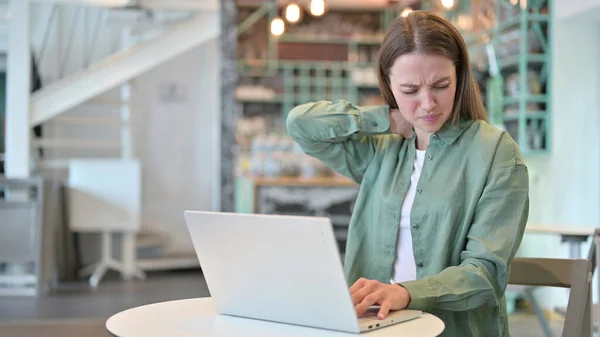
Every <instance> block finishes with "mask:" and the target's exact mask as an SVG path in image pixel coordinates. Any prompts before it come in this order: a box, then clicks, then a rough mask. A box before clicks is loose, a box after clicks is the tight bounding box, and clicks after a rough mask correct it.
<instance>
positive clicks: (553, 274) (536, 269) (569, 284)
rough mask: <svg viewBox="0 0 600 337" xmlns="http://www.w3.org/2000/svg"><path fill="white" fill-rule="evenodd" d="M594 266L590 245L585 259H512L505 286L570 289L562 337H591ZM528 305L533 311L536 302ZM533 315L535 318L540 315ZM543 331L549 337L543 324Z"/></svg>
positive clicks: (594, 250) (593, 252)
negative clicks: (530, 305)
mask: <svg viewBox="0 0 600 337" xmlns="http://www.w3.org/2000/svg"><path fill="white" fill-rule="evenodd" d="M595 267H596V246H595V245H593V244H592V245H591V246H590V251H589V254H588V258H587V259H546V258H515V259H514V260H513V263H512V265H511V271H510V278H509V284H513V285H523V286H533V287H560V288H570V293H569V301H568V305H567V310H566V315H565V323H564V328H563V333H562V336H563V337H578V336H582V337H583V336H585V337H591V336H593V326H592V322H593V320H592V276H593V271H594V269H595ZM527 291H531V289H528V290H527ZM531 297H532V296H530V298H531ZM532 304H533V305H534V309H535V305H536V303H532ZM536 311H539V308H538V309H536ZM537 314H538V317H539V315H540V313H539V312H537ZM542 325H544V324H542ZM544 330H545V332H546V335H551V332H550V331H549V329H548V327H547V325H546V326H544Z"/></svg>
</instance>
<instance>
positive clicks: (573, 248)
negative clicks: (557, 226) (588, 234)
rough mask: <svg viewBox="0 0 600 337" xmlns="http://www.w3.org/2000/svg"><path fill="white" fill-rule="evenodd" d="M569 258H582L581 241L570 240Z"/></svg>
mask: <svg viewBox="0 0 600 337" xmlns="http://www.w3.org/2000/svg"><path fill="white" fill-rule="evenodd" d="M569 258H570V259H579V258H581V242H576V241H570V242H569Z"/></svg>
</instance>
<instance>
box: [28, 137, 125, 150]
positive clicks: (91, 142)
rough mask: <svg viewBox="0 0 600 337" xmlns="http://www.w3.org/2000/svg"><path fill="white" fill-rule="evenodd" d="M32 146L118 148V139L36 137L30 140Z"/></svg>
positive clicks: (119, 144) (119, 143) (119, 146)
mask: <svg viewBox="0 0 600 337" xmlns="http://www.w3.org/2000/svg"><path fill="white" fill-rule="evenodd" d="M32 143H33V146H34V147H38V148H52V149H90V148H93V149H120V148H121V142H120V141H119V140H95V139H38V140H34V141H32Z"/></svg>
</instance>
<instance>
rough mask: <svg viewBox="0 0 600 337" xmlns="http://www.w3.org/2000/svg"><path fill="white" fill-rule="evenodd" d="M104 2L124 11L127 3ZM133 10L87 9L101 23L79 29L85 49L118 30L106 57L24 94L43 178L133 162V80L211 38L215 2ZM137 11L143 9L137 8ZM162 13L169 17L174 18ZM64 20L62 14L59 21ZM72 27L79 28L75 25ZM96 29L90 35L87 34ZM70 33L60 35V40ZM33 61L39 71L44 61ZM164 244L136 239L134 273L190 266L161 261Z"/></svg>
mask: <svg viewBox="0 0 600 337" xmlns="http://www.w3.org/2000/svg"><path fill="white" fill-rule="evenodd" d="M54 1H55V2H56V3H55V4H53V9H52V13H55V12H58V13H59V12H60V9H61V7H62V6H64V3H69V5H72V4H73V3H77V4H79V5H90V4H91V3H94V5H95V6H97V5H98V4H102V3H103V1H101V0H94V1H91V0H54ZM106 1H108V0H106ZM106 1H104V2H106ZM46 2H48V1H46ZM108 2H110V3H111V4H125V5H126V6H127V5H130V4H131V2H132V1H118V0H110V1H108ZM136 3H137V4H141V5H140V6H138V7H137V8H114V7H110V8H97V7H94V9H93V11H95V12H97V13H102V14H98V15H90V17H94V18H96V17H98V18H101V19H98V21H96V22H98V23H100V24H101V25H102V27H91V28H94V29H88V28H85V29H88V30H89V31H90V32H89V36H93V37H94V38H95V40H93V41H91V42H90V43H89V46H94V45H96V44H97V43H98V41H104V43H105V44H107V42H106V41H107V40H109V39H110V38H109V37H107V36H103V34H104V33H105V32H107V31H112V32H113V33H114V31H115V30H121V32H120V34H118V38H113V41H110V42H108V44H112V48H111V50H110V51H109V53H106V52H105V53H104V54H102V53H98V52H96V53H95V54H94V52H93V51H88V52H86V53H84V54H83V55H80V56H82V58H83V59H84V61H82V62H81V63H82V66H81V67H80V68H79V69H75V70H71V71H70V72H69V71H66V72H65V73H64V74H59V75H58V76H56V77H55V78H53V79H51V83H47V82H48V81H45V82H46V83H44V87H43V88H42V89H41V90H38V91H36V92H35V93H33V94H32V95H31V101H30V126H31V127H36V126H39V125H42V126H43V129H44V132H43V136H42V137H41V138H37V139H35V140H33V141H32V146H33V148H34V152H33V153H34V154H35V155H36V156H37V158H36V166H37V169H38V170H39V171H41V172H44V173H45V174H46V175H52V176H55V177H66V176H67V175H68V165H69V161H70V160H71V159H75V158H89V159H91V158H113V159H115V158H117V159H118V158H122V159H129V158H136V154H135V145H134V144H133V138H134V137H133V135H132V132H133V129H132V126H133V124H134V119H136V118H137V119H138V120H142V119H143V115H136V114H135V113H136V112H134V111H133V108H132V104H131V98H132V95H133V94H134V93H135V79H136V77H137V76H139V75H141V74H143V73H145V72H147V71H149V70H151V69H153V68H155V67H157V66H159V65H161V64H162V63H164V62H167V61H169V60H171V59H173V58H175V57H177V56H179V55H181V54H183V53H185V52H187V51H189V50H191V49H193V48H196V47H198V46H200V45H202V44H203V43H204V42H206V41H209V40H211V39H214V38H215V37H217V36H218V34H219V30H220V28H219V20H218V15H216V14H217V13H216V12H215V11H216V10H217V8H218V2H217V1H216V0H215V1H213V0H211V1H207V0H185V1H170V0H167V1H159V0H152V1H136ZM144 4H147V5H148V6H149V7H148V8H144V7H143V5H144ZM170 6H173V7H174V9H176V10H177V11H175V12H174V11H173V10H172V9H173V8H170ZM56 8H59V11H56ZM155 8H158V9H160V10H158V11H153V13H152V14H151V15H148V11H149V10H153V9H155ZM68 10H69V11H70V13H69V14H68V15H66V16H67V17H69V16H70V17H71V18H72V19H73V20H74V21H73V22H72V24H71V25H69V26H70V27H71V28H72V29H80V31H81V29H82V28H81V26H82V25H83V26H84V27H89V24H88V23H87V22H83V21H82V17H83V16H84V15H83V14H81V13H82V12H77V10H76V9H75V10H74V9H73V7H70V8H69V9H68ZM161 11H165V12H161ZM64 16H65V14H64V13H63V16H62V18H64ZM59 17H60V13H59V14H55V17H54V18H53V19H54V20H57V19H59ZM140 18H143V20H140ZM50 19H52V15H50ZM77 20H79V22H75V21H77ZM48 26H50V25H48ZM62 26H63V27H64V26H65V25H62ZM115 27H117V28H115ZM96 29H97V33H95V34H94V31H96ZM75 34H76V33H73V35H71V32H67V33H66V34H65V35H67V36H74V35H75ZM47 35H48V36H49V35H51V34H47ZM115 40H116V41H115ZM0 42H1V39H0ZM47 45H48V44H47V42H46V41H42V43H41V44H40V45H39V46H36V48H34V49H35V51H36V55H42V56H41V58H43V57H44V55H48V53H47V50H44V49H43V48H44V46H47ZM65 47H66V48H65V49H66V50H64V51H62V52H61V53H59V54H62V55H63V57H64V58H66V59H69V58H70V59H71V60H69V63H70V62H71V61H73V58H74V57H75V56H73V55H70V54H69V53H70V52H71V51H73V50H77V48H76V47H73V46H72V45H71V42H69V41H67V44H66V46H65ZM44 52H46V54H44ZM98 54H100V55H98ZM38 61H39V62H40V64H42V65H43V64H44V59H38ZM59 61H60V60H59ZM64 62H67V61H66V60H65V61H64ZM63 65H64V64H63ZM59 68H61V69H62V68H65V67H59ZM139 113H140V114H143V112H139ZM166 242H167V238H165V237H163V236H160V235H155V234H153V233H148V232H144V233H140V234H139V235H138V236H137V239H136V242H135V244H134V246H135V247H136V251H137V255H138V256H140V257H141V258H143V259H138V260H137V261H136V266H137V267H138V268H140V269H142V270H157V269H171V268H186V267H196V266H197V259H196V257H195V256H175V257H164V256H162V255H161V254H159V253H160V252H161V251H162V250H163V247H164V245H165V244H166Z"/></svg>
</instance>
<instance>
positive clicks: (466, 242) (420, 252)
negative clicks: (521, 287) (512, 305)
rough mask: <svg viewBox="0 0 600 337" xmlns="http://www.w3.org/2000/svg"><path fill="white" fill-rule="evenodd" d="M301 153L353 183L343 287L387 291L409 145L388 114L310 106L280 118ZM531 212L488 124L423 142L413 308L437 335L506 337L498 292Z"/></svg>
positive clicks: (515, 165)
mask: <svg viewBox="0 0 600 337" xmlns="http://www.w3.org/2000/svg"><path fill="white" fill-rule="evenodd" d="M287 128H288V132H289V134H290V135H291V136H292V137H293V138H294V140H295V141H296V142H297V143H298V144H299V145H300V147H301V148H302V149H303V150H304V152H306V153H307V154H308V155H311V156H313V157H315V158H318V159H319V160H321V161H322V162H324V163H325V164H326V165H327V166H329V167H330V168H332V169H334V170H336V171H337V172H339V173H341V174H343V175H345V176H347V177H349V178H350V179H352V180H354V181H355V182H357V183H359V184H360V191H359V194H358V197H357V200H356V204H355V207H354V212H353V214H352V219H351V221H350V227H349V230H348V238H347V247H346V256H345V270H346V274H347V275H346V276H347V279H348V283H349V284H353V283H354V282H355V281H356V280H357V279H359V278H361V277H364V278H368V279H374V280H378V281H380V282H385V283H389V282H390V279H391V278H392V273H393V264H394V259H395V256H396V251H397V249H396V241H397V237H398V231H399V222H400V209H401V205H402V201H403V198H404V195H405V194H406V192H407V191H408V187H409V183H410V177H411V174H412V170H413V163H414V158H415V151H416V147H415V139H416V137H413V138H412V139H405V138H404V137H402V136H399V135H396V134H391V133H390V122H389V108H388V107H387V106H369V107H357V106H355V105H353V104H351V103H348V102H346V101H336V102H327V101H321V102H316V103H307V104H303V105H299V106H297V107H295V108H294V109H293V110H292V111H291V112H290V113H289V116H288V118H287ZM528 212H529V178H528V173H527V167H526V166H525V164H524V162H523V158H522V156H521V154H520V152H519V149H518V147H517V145H516V144H515V142H514V141H513V140H512V138H511V137H510V136H509V135H508V134H507V133H506V132H505V131H501V130H499V129H497V128H494V127H492V126H490V125H489V124H488V123H487V122H485V121H472V120H462V121H460V123H458V124H454V123H452V122H447V123H446V124H444V125H443V127H442V128H441V129H440V130H439V131H438V132H436V133H435V134H433V135H432V136H431V138H430V145H429V147H428V148H427V151H426V155H425V163H424V165H423V169H422V172H421V176H420V179H419V181H418V185H417V194H416V196H415V200H414V204H413V206H412V211H411V214H410V219H411V234H412V242H413V252H414V258H415V263H416V266H417V279H416V280H414V281H408V282H403V283H401V285H402V286H404V287H405V288H406V289H407V290H408V291H409V293H410V295H411V298H412V299H411V302H410V304H409V306H408V308H410V309H418V310H423V311H427V312H430V313H432V314H435V315H437V316H438V317H440V318H441V319H442V320H443V321H444V323H445V324H446V330H445V331H444V334H443V336H457V337H458V336H460V337H466V336H477V337H479V336H486V337H493V336H509V329H508V322H507V312H506V300H505V297H504V292H505V289H506V286H507V282H508V274H509V266H510V264H511V262H512V260H513V258H514V255H515V253H516V251H517V248H518V247H519V245H520V243H521V239H522V237H523V232H524V230H525V225H526V223H527V217H528Z"/></svg>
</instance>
